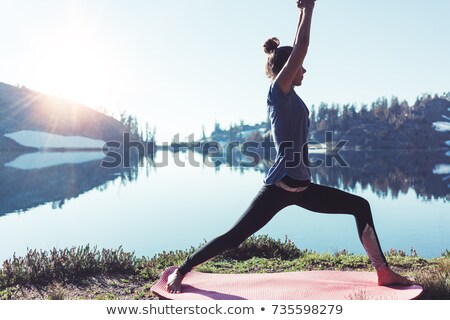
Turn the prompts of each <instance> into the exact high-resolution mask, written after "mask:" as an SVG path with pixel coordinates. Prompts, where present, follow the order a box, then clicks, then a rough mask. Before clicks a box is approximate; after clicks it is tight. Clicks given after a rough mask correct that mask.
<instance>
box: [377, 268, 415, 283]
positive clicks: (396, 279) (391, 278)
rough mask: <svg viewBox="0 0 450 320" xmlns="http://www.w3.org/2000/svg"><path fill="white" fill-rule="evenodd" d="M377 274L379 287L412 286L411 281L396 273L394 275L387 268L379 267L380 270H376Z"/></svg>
mask: <svg viewBox="0 0 450 320" xmlns="http://www.w3.org/2000/svg"><path fill="white" fill-rule="evenodd" d="M377 274H378V285H379V286H389V285H392V284H398V285H402V286H411V285H413V284H414V282H413V281H411V280H409V279H408V278H405V277H403V276H401V275H399V274H398V273H395V272H394V271H392V270H391V269H390V268H389V267H387V266H384V267H381V268H380V270H377Z"/></svg>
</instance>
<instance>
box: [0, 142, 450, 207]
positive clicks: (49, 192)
mask: <svg viewBox="0 0 450 320" xmlns="http://www.w3.org/2000/svg"><path fill="white" fill-rule="evenodd" d="M159 153H167V154H166V155H167V156H168V157H169V159H172V160H173V159H174V158H176V157H179V156H180V154H183V157H185V158H186V157H189V156H190V155H189V152H187V153H186V152H180V153H173V152H170V151H168V150H164V151H159ZM160 156H161V154H160ZM194 156H195V157H197V158H199V159H197V160H202V159H203V161H198V162H200V166H209V167H213V168H212V169H211V170H217V171H220V170H222V169H227V170H229V167H230V163H232V164H233V166H232V169H233V171H237V172H240V173H241V174H245V173H246V172H248V170H256V171H259V172H261V176H262V175H263V174H264V173H265V172H267V170H268V168H269V166H270V164H271V161H270V160H269V161H261V162H260V163H259V164H258V165H256V166H255V165H254V164H251V163H250V162H249V159H248V158H247V157H244V156H242V155H241V154H239V153H236V155H234V154H233V158H232V159H230V160H228V163H227V162H226V161H225V159H222V164H221V163H216V164H213V161H214V160H218V158H209V157H208V155H205V154H195V155H194ZM341 156H342V158H343V159H344V160H345V161H346V162H347V163H348V165H349V166H348V167H340V166H338V165H337V164H336V163H334V165H333V166H332V167H325V166H320V167H318V168H313V169H312V178H313V181H314V182H316V183H321V184H325V185H328V186H333V187H337V188H340V189H344V190H347V191H354V190H355V188H356V186H357V184H359V185H360V186H361V188H362V189H363V190H364V189H367V188H370V189H371V190H372V191H373V192H374V193H375V194H377V195H378V196H379V197H386V196H387V195H388V194H389V193H390V194H391V195H392V197H393V198H397V197H398V195H399V194H400V193H403V194H406V193H407V192H408V190H410V189H412V190H414V191H415V193H416V196H417V198H419V199H422V200H425V201H427V200H431V199H443V200H444V202H446V201H448V200H449V199H450V192H449V191H450V165H449V159H450V158H449V153H448V152H447V153H446V151H437V152H432V151H409V152H405V151H402V152H399V151H371V152H362V151H343V152H341ZM103 159H104V157H103V156H102V155H99V154H98V153H93V152H75V153H70V152H69V153H44V154H43V153H28V154H18V153H1V154H0V178H1V181H2V186H1V189H0V216H3V215H6V214H8V213H12V212H24V211H27V210H29V209H31V208H34V207H37V206H40V205H42V204H46V203H53V207H54V208H60V207H62V206H63V204H64V202H65V201H66V200H68V199H71V198H77V197H78V196H80V195H81V194H83V193H86V192H87V191H89V190H92V189H97V190H105V189H107V188H108V187H109V186H110V184H111V183H112V181H114V180H116V179H120V180H121V183H123V184H125V183H126V182H127V181H133V180H136V179H137V178H138V175H139V174H142V173H144V174H146V175H147V176H148V175H149V172H150V170H158V164H157V163H156V161H155V159H154V158H143V157H141V158H139V157H138V156H137V155H134V154H133V155H132V157H131V159H132V161H131V164H132V165H131V166H130V167H129V168H124V167H123V166H119V167H116V168H108V169H107V168H103V167H101V162H102V160H103ZM317 159H321V160H322V161H325V154H320V153H317V154H316V153H311V154H310V160H311V161H316V160H317ZM205 163H208V164H209V165H205ZM185 164H186V166H190V163H189V162H188V161H186V163H185ZM211 164H212V165H211ZM239 164H244V165H239ZM167 165H168V166H175V164H174V162H171V161H168V164H167ZM144 166H145V167H146V168H144V169H143V170H142V168H141V167H144Z"/></svg>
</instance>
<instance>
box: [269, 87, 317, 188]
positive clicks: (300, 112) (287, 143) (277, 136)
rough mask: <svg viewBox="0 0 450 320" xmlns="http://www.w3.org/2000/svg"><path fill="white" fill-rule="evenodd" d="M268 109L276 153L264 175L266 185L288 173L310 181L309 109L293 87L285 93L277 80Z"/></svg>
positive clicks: (271, 91) (270, 94)
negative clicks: (272, 162) (273, 160)
mask: <svg viewBox="0 0 450 320" xmlns="http://www.w3.org/2000/svg"><path fill="white" fill-rule="evenodd" d="M267 112H268V114H269V118H270V124H271V128H272V136H273V139H274V142H275V148H276V151H277V155H276V158H275V162H274V164H273V165H272V167H270V169H269V171H268V172H267V174H266V176H265V177H264V180H263V182H264V184H265V185H269V184H275V183H276V182H278V181H279V180H281V179H282V178H283V177H284V176H285V175H288V176H290V177H291V178H293V179H296V180H309V181H311V170H310V169H309V167H308V166H307V164H308V145H307V143H306V142H307V138H308V129H309V110H308V108H307V107H306V105H305V103H304V102H303V100H302V99H301V98H300V97H299V96H298V95H297V93H296V92H295V91H294V89H291V91H290V92H289V94H288V95H286V94H285V93H284V92H283V91H282V90H281V88H280V86H279V85H278V83H277V82H274V83H272V84H271V85H270V89H269V94H268V96H267Z"/></svg>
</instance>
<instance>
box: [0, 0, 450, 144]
mask: <svg viewBox="0 0 450 320" xmlns="http://www.w3.org/2000/svg"><path fill="white" fill-rule="evenodd" d="M0 8H1V10H0V43H1V44H2V53H1V59H0V82H4V83H8V84H12V85H20V86H22V85H24V86H26V87H28V88H30V89H33V90H37V91H41V92H43V93H47V94H51V95H55V96H58V97H63V98H66V99H70V100H74V101H77V102H80V103H82V104H85V105H87V106H90V107H92V108H94V109H102V110H106V112H107V113H109V114H113V115H114V116H115V117H118V115H119V114H120V112H123V111H125V112H126V113H127V114H132V115H136V116H137V117H138V120H139V121H140V123H141V124H145V122H148V123H149V125H150V126H151V127H156V135H157V141H158V142H170V141H172V138H173V137H174V135H175V134H178V133H179V134H180V137H181V139H184V138H185V137H187V136H188V135H189V134H191V133H194V135H195V137H196V138H197V137H198V138H200V135H201V132H202V127H203V126H204V128H205V131H206V133H207V135H208V134H209V133H210V132H211V130H212V129H213V127H214V123H215V122H216V121H217V122H220V123H221V125H222V127H223V128H228V126H229V125H230V124H234V123H239V122H240V121H241V120H243V121H244V122H246V123H249V124H254V123H260V122H261V121H265V120H266V112H267V110H266V96H267V90H268V87H269V85H270V80H269V79H268V78H267V77H266V76H265V74H264V64H265V60H266V55H265V53H264V52H263V49H262V45H263V43H264V42H265V40H266V39H268V38H269V37H272V36H276V37H278V38H279V39H280V40H281V44H282V45H291V44H292V43H293V39H294V36H295V32H296V27H297V23H298V17H299V11H298V9H297V7H296V1H295V0H272V1H268V0H242V1H225V0H189V1H175V2H174V1H167V0H139V1H138V0H127V1H125V0H122V1H119V0H97V1H95V0H90V1H89V0H83V1H81V0H80V1H75V0H67V1H64V0H41V1H34V0H33V1H32V0H8V1H5V0H0ZM449 12H450V2H449V1H447V0H430V1H418V0H410V1H406V0H395V1H391V0H377V1H374V0H345V1H336V0H318V1H317V2H316V7H315V11H314V16H313V22H312V30H311V43H310V47H309V51H308V55H307V57H306V59H305V62H304V67H305V69H306V70H307V72H306V74H305V79H304V80H303V84H302V86H301V87H299V88H297V89H296V91H297V93H298V94H299V95H300V96H301V97H302V99H303V100H304V101H305V102H306V104H307V105H308V107H310V109H311V107H312V106H313V105H315V106H316V107H317V106H318V104H319V103H320V102H322V101H323V102H326V103H329V104H331V103H339V104H344V103H355V104H357V105H358V106H359V105H360V104H361V103H367V104H370V103H371V102H373V101H374V100H376V99H377V98H378V97H382V96H385V97H388V98H391V97H392V96H397V97H398V98H399V99H400V100H407V101H408V102H409V103H414V101H415V99H416V97H417V96H421V95H422V94H423V93H433V94H434V93H438V94H442V93H444V92H448V91H450V63H449V61H448V59H449V57H450V41H448V34H449V33H450V19H448V13H449Z"/></svg>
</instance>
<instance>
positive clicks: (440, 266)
mask: <svg viewBox="0 0 450 320" xmlns="http://www.w3.org/2000/svg"><path fill="white" fill-rule="evenodd" d="M195 250H196V248H194V247H191V248H190V249H188V250H177V251H170V252H166V251H163V252H162V253H159V254H157V255H155V256H154V257H152V258H150V257H141V258H137V257H136V256H134V253H128V252H124V251H123V250H122V248H121V247H119V248H118V249H112V250H110V249H102V250H98V249H97V248H96V247H93V248H91V247H90V246H89V245H88V246H84V247H74V248H71V249H60V250H56V249H52V250H50V251H37V250H29V252H28V253H27V255H25V256H24V257H14V258H12V259H9V260H5V261H4V262H3V264H2V266H1V268H0V300H20V299H25V300H47V299H50V300H78V299H82V300H141V299H143V300H157V299H158V297H157V296H156V295H154V294H153V293H152V292H151V291H150V288H151V287H152V285H153V284H154V283H155V282H156V281H157V280H158V279H159V277H160V275H161V273H162V271H164V270H165V269H166V268H167V267H169V266H172V265H179V264H181V262H182V261H183V260H184V258H185V257H186V256H187V255H188V254H190V253H192V252H193V251H195ZM385 255H386V259H387V261H388V264H389V265H390V266H391V268H392V269H393V270H395V271H396V272H398V273H400V274H402V275H405V276H407V277H410V278H411V279H413V280H414V281H416V282H417V283H418V284H420V285H422V286H423V287H424V294H423V295H422V297H421V299H434V300H449V299H450V251H449V250H446V251H445V252H443V253H442V256H441V257H438V258H431V259H425V258H421V257H419V256H417V255H416V254H415V252H414V251H412V252H411V254H410V255H408V254H406V253H405V252H403V251H401V250H399V251H397V250H395V249H391V250H390V251H389V252H386V253H385ZM309 270H341V271H350V270H352V271H368V272H375V270H374V268H373V267H372V265H371V264H370V261H369V259H368V257H367V256H366V255H363V254H352V253H349V252H347V251H346V250H343V251H340V252H335V253H317V252H315V251H311V250H307V249H303V250H300V249H299V248H297V247H296V246H295V245H294V244H293V242H292V241H290V240H288V239H287V238H286V239H285V240H284V241H281V240H274V239H272V238H269V237H268V236H265V235H262V236H252V237H250V238H248V239H247V240H246V241H244V243H242V244H241V245H240V246H239V247H238V248H235V249H232V250H229V251H227V252H224V253H223V254H221V255H219V256H217V257H215V258H213V259H211V260H209V261H207V262H205V263H204V264H201V265H199V266H197V267H196V268H195V269H194V271H197V272H213V273H274V272H292V271H309Z"/></svg>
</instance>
